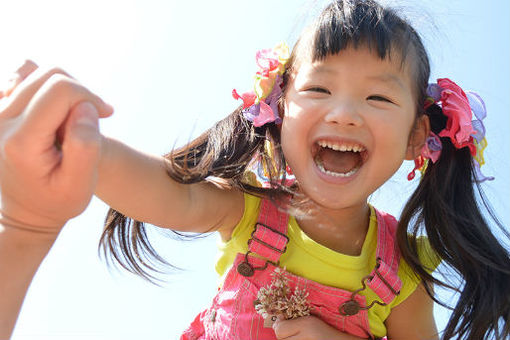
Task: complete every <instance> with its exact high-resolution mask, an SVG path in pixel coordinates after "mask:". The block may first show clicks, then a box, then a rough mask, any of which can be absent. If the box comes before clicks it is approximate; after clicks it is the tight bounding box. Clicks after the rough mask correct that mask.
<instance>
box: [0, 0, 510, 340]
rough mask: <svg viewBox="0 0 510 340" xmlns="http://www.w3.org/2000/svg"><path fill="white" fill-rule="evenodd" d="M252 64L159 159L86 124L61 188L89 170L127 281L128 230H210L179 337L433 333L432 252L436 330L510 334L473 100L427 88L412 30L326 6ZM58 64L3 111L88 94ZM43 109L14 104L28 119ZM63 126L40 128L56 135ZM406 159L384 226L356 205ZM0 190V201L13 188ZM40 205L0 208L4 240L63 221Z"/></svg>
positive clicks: (144, 267)
mask: <svg viewBox="0 0 510 340" xmlns="http://www.w3.org/2000/svg"><path fill="white" fill-rule="evenodd" d="M257 64H258V66H259V69H260V70H259V72H258V73H257V75H256V77H255V78H256V83H255V87H254V91H253V92H247V93H243V94H241V95H240V94H238V93H237V91H234V93H233V94H234V97H235V98H237V99H242V100H243V105H242V106H241V107H240V108H239V109H237V110H235V111H234V112H233V113H232V114H231V115H229V116H228V117H226V118H225V119H224V120H222V121H220V122H218V123H217V124H216V125H215V126H214V127H212V128H211V129H209V130H208V131H206V132H205V133H204V134H203V135H202V136H200V137H198V138H197V139H196V140H194V141H192V142H191V143H189V144H188V145H185V146H184V147H182V148H180V149H178V150H175V151H174V152H172V153H170V154H168V155H166V156H165V157H155V156H148V155H145V154H142V153H140V152H138V151H135V150H132V149H130V148H128V147H126V146H125V145H123V144H122V143H119V142H117V141H114V140H111V139H107V138H102V137H101V136H99V134H98V132H97V131H96V130H94V131H95V133H94V134H92V135H91V136H93V137H94V138H91V140H92V142H91V143H90V145H92V146H91V147H90V148H86V150H91V149H92V150H95V151H94V152H93V153H92V154H93V155H95V156H94V157H95V158H93V159H90V160H86V164H89V165H90V164H92V165H94V166H91V168H90V169H89V170H87V169H85V170H83V169H82V170H83V171H85V173H84V174H83V173H82V174H81V175H80V176H82V177H86V178H88V179H90V181H89V182H86V183H88V185H87V184H86V185H85V186H84V187H83V188H82V189H83V190H82V191H80V190H77V189H76V188H75V187H73V188H72V189H73V190H75V191H74V192H73V194H76V192H78V193H81V192H87V189H88V190H90V188H93V187H94V183H95V182H94V181H95V178H96V173H97V186H96V187H95V190H96V191H95V193H96V195H98V196H99V197H100V198H101V199H103V200H104V201H105V202H107V203H108V204H109V205H110V206H111V207H112V209H111V210H110V212H109V214H108V219H107V225H106V228H105V232H104V234H103V238H102V245H103V246H104V247H105V248H106V249H109V250H110V251H111V252H112V254H113V256H114V258H115V259H117V260H118V261H119V262H120V263H121V264H122V265H123V266H124V267H125V268H127V269H128V270H130V271H132V272H135V273H137V274H140V275H145V276H149V275H150V274H149V273H148V270H149V269H150V268H151V264H150V263H148V262H146V261H144V260H143V258H144V257H143V256H145V255H146V254H148V255H149V257H150V256H154V257H156V258H157V254H155V253H154V250H153V249H152V248H151V247H150V245H149V244H148V243H147V238H146V234H145V229H144V228H145V227H144V224H143V223H145V222H146V223H151V224H154V225H158V226H161V227H165V228H170V229H172V230H175V231H181V232H182V231H184V232H199V233H203V232H209V231H218V232H219V233H220V235H221V238H222V243H221V245H220V258H219V260H218V263H217V265H216V269H217V271H218V273H219V275H221V276H222V278H223V280H222V284H221V287H220V289H219V292H218V294H217V296H216V297H215V298H214V299H213V301H212V304H211V306H210V307H209V308H207V309H206V310H205V311H203V312H202V313H200V314H199V315H198V316H197V317H196V318H195V320H194V321H193V322H192V324H191V325H190V327H189V328H188V329H187V330H186V331H185V332H184V334H183V335H182V337H181V339H243V340H245V339H294V340H305V339H329V340H331V339H360V338H362V339H366V338H371V339H375V338H383V337H387V338H389V339H397V340H398V339H402V340H403V339H406V340H408V339H437V338H439V335H438V334H437V330H436V327H435V324H434V319H433V313H432V307H433V300H434V292H433V284H439V285H443V286H447V285H446V284H445V283H443V282H441V281H438V280H437V279H436V278H434V277H433V276H431V274H430V273H431V272H432V271H433V270H434V269H435V268H436V266H437V265H438V264H439V262H440V259H441V260H442V261H444V262H445V263H446V265H448V266H450V267H452V268H453V269H454V270H456V271H457V272H458V273H459V274H460V275H461V277H462V279H463V280H464V285H463V286H462V288H461V292H460V298H459V300H458V302H457V305H456V308H455V310H454V311H453V314H452V317H451V319H450V321H449V323H448V325H447V328H446V330H445V332H444V334H443V338H445V339H450V338H453V337H456V338H462V339H470V340H475V339H483V338H486V337H488V336H490V335H496V336H498V337H501V338H504V337H506V336H508V335H509V334H510V332H509V330H508V326H506V325H505V324H503V323H501V324H500V322H501V321H504V320H508V319H509V313H510V304H509V296H510V287H509V286H508V284H507V282H509V279H510V278H509V276H510V259H509V256H508V252H507V251H506V250H505V249H504V248H503V247H502V246H501V245H500V244H499V242H498V241H497V240H496V238H495V237H494V235H493V234H492V233H491V231H490V229H489V227H488V225H487V223H486V221H485V220H484V218H483V216H482V214H481V212H480V210H479V207H478V205H477V203H476V199H475V191H474V190H473V186H474V184H476V183H478V182H479V181H482V180H484V179H485V178H484V177H483V175H482V174H481V172H480V165H481V164H482V163H483V162H482V159H481V152H482V151H483V148H484V145H485V144H486V142H485V139H484V134H485V131H484V128H483V124H482V122H481V120H482V119H483V118H484V116H485V107H484V105H483V101H482V100H481V99H480V98H479V97H478V96H477V95H476V94H474V93H469V92H464V91H463V90H462V89H461V88H460V87H459V86H458V85H457V84H455V83H454V82H453V81H451V80H449V79H446V78H443V79H438V80H437V83H434V84H431V85H429V84H428V82H429V73H430V66H429V61H428V57H427V53H426V51H425V49H424V46H423V44H422V42H421V39H420V37H419V36H418V34H417V33H416V32H415V30H414V29H413V28H412V27H411V26H410V25H409V24H408V23H407V22H406V21H404V20H403V19H401V18H400V17H398V16H397V14H396V13H395V12H393V11H391V10H389V9H386V8H383V7H381V6H380V5H379V4H378V3H376V2H374V1H370V0H367V1H362V0H343V1H334V2H333V3H331V4H330V5H329V6H328V7H327V8H326V9H325V10H324V11H323V12H322V13H321V15H320V16H319V17H318V19H317V20H316V22H315V23H314V24H313V25H312V26H310V27H309V28H308V29H307V30H305V32H304V33H303V34H302V36H301V38H300V39H299V41H298V42H297V44H296V45H295V46H294V48H293V50H292V53H291V54H290V55H289V54H288V50H287V49H286V46H285V45H278V46H277V47H276V48H274V49H272V50H263V51H261V52H259V53H258V55H257ZM33 71H34V70H29V71H26V72H25V75H27V74H29V73H31V72H33ZM61 73H62V71H59V70H53V71H51V72H46V73H39V74H38V73H37V71H35V73H34V74H33V75H32V77H31V78H30V77H29V79H27V80H25V81H24V82H23V83H22V85H20V86H21V90H19V91H18V92H16V93H15V94H14V97H13V99H12V100H11V101H10V102H9V103H8V104H7V106H6V107H7V109H8V110H11V111H13V112H18V111H19V110H21V109H20V108H24V107H26V106H27V98H32V97H34V99H33V100H34V101H35V102H38V101H43V99H45V100H46V101H44V103H45V105H49V104H51V103H53V102H56V101H57V99H58V98H62V96H67V97H70V98H76V99H75V100H74V101H75V102H79V100H78V99H83V98H82V97H86V98H88V96H90V97H91V98H93V99H94V100H96V97H94V96H93V95H91V94H89V93H88V92H87V91H85V90H84V89H83V88H82V87H80V86H79V85H77V84H76V83H75V82H74V81H72V80H71V79H70V78H68V77H66V76H63V75H60V76H59V77H58V78H57V80H55V77H54V75H55V74H61ZM47 82H54V83H55V84H57V85H54V84H53V86H46V87H44V86H42V85H43V84H45V83H47ZM23 84H24V85H23ZM59 84H60V85H59ZM62 84H64V85H62ZM70 84H71V85H70ZM62 87H63V88H66V89H70V90H67V92H62V90H61V89H62ZM41 88H42V89H44V90H45V91H46V92H43V93H42V94H40V95H39V96H35V95H34V94H35V93H36V92H37V91H38V90H39V91H41ZM48 89H49V90H48ZM59 89H60V90H59ZM59 91H60V92H59ZM76 93H79V94H80V96H81V97H80V96H78V95H76ZM48 103H49V104H48ZM66 103H67V104H66V105H68V106H66V105H60V106H59V105H57V104H54V105H53V106H52V105H49V107H50V108H52V109H53V110H55V111H59V112H60V111H62V112H64V111H65V113H66V114H67V112H68V111H69V110H71V106H70V103H73V101H71V100H68V101H66ZM94 103H95V105H88V106H85V107H84V106H83V105H82V106H78V105H77V107H78V108H79V110H78V109H76V108H74V109H73V110H71V113H70V114H71V117H75V116H77V118H76V119H74V118H72V119H69V120H67V121H66V122H65V123H64V124H65V127H66V129H65V131H67V132H66V133H65V134H64V138H63V140H62V141H60V140H58V141H59V143H62V147H61V148H60V147H59V148H57V149H55V148H56V147H55V143H54V138H53V139H52V140H51V143H50V145H48V148H49V149H51V150H52V151H53V153H52V155H54V156H53V157H61V154H59V152H60V151H61V152H63V155H64V159H66V157H65V155H66V152H68V151H66V150H72V148H71V149H69V147H68V146H67V145H68V144H66V142H67V141H68V140H71V141H72V140H73V138H72V137H73V136H74V134H73V133H74V132H73V131H75V130H73V126H74V125H73V124H75V123H74V122H75V121H80V120H79V119H78V118H80V117H81V118H83V117H89V118H90V116H94V115H95V117H96V119H97V115H98V114H100V115H103V116H106V115H108V114H109V113H110V108H109V107H108V106H104V104H103V103H102V102H101V101H100V100H98V99H97V100H96V101H95V102H94ZM41 107H43V108H44V107H46V106H44V105H43V106H37V105H31V106H29V107H28V109H29V112H30V113H31V116H32V117H37V115H41V113H39V111H37V109H39V110H40V108H41ZM30 110H31V111H30ZM4 116H8V115H6V114H4ZM65 116H66V115H65V114H62V115H61V117H65ZM55 119H56V118H55ZM56 120H57V119H56ZM82 120H83V119H82ZM63 121H64V118H60V121H59V124H53V125H48V126H47V127H46V128H47V130H48V131H49V132H51V133H52V136H53V137H54V136H55V133H56V131H57V128H58V127H59V126H60V125H61V124H62V123H63ZM40 124H42V123H40ZM32 125H33V123H32ZM32 125H29V126H32ZM92 125H94V124H92ZM5 126H10V125H8V124H5ZM12 126H15V127H16V126H17V125H15V124H14V125H12ZM27 129H28V128H26V129H25V130H23V131H24V133H23V131H22V133H17V134H16V133H5V135H6V136H7V137H6V138H5V140H6V141H7V142H6V143H8V144H7V145H8V148H7V150H9V149H12V148H13V147H14V148H15V147H16V146H17V145H23V143H21V144H20V142H19V141H20V140H22V138H27V136H29V135H30V133H29V132H30V131H29V130H27ZM86 136H89V135H86ZM98 141H99V142H98ZM13 145H14V146H13ZM57 145H58V144H57ZM83 145H85V146H87V145H89V144H87V143H84V144H83ZM98 150H100V151H98ZM6 154H7V158H5V159H3V160H2V161H3V163H2V164H4V165H5V164H8V165H9V164H14V166H12V165H9V166H4V168H5V170H4V171H1V172H0V173H3V176H4V178H7V177H5V176H8V175H9V173H10V172H9V169H11V168H22V169H25V168H26V167H27V165H26V164H25V163H23V162H22V161H19V160H17V161H16V157H14V156H12V155H15V153H12V152H11V153H9V152H8V153H6ZM9 155H11V158H9ZM406 159H407V160H414V161H415V164H416V167H415V169H414V170H413V172H412V173H411V174H410V175H409V178H410V179H412V178H413V177H414V173H415V171H416V170H420V171H421V172H422V178H421V181H420V184H419V185H418V188H417V189H416V191H415V192H414V193H413V195H412V196H411V198H410V199H409V201H408V203H407V204H406V206H405V208H404V211H403V213H402V216H401V218H400V222H397V220H396V219H395V218H393V217H392V216H390V215H388V214H386V213H384V212H381V211H379V210H377V209H376V208H374V207H372V206H371V205H369V204H368V203H367V200H368V197H369V196H370V195H371V194H372V193H373V192H374V191H375V190H377V189H378V188H379V187H380V186H381V185H383V184H384V183H385V182H386V181H388V179H389V178H390V177H391V176H393V174H394V173H395V172H396V171H397V169H398V168H399V167H400V165H401V164H402V162H403V160H406ZM96 165H97V166H96ZM78 178H81V177H78ZM18 181H20V180H18ZM6 183H8V182H7V181H6V180H4V181H3V182H2V189H4V187H5V188H7V189H9V190H2V195H3V196H2V198H3V200H4V201H7V202H10V201H14V200H13V199H12V197H14V198H18V196H19V197H24V196H23V195H22V191H20V190H22V189H23V188H22V187H19V188H18V187H15V188H13V187H12V186H9V185H6ZM34 183H35V182H34ZM31 186H32V187H35V184H32V185H31ZM62 190H64V189H62ZM68 191H71V189H68ZM41 192H42V191H41ZM133 192H135V193H137V192H143V193H144V196H145V197H148V198H149V199H146V200H142V201H141V200H140V199H139V196H137V195H132V194H131V193H133ZM68 194H71V193H68ZM41 195H42V193H41ZM80 197H81V201H80V203H81V204H83V200H86V199H87V198H88V199H90V197H89V196H87V195H86V194H83V195H82V196H80ZM9 200H10V201H9ZM19 201H20V200H19V199H18V200H17V202H19ZM21 202H23V200H21ZM70 205H71V204H70ZM13 207H14V208H13ZM21 207H23V205H21ZM37 207H38V209H35V210H34V208H33V207H30V209H28V208H27V209H21V208H20V206H19V205H4V207H3V210H2V213H3V216H4V217H3V220H2V224H3V225H4V227H5V228H6V230H9V231H10V233H11V234H9V233H8V234H7V236H5V234H4V238H3V240H4V241H3V242H7V241H5V240H17V242H22V240H23V237H22V236H20V235H18V234H17V233H19V230H32V231H33V230H37V231H41V230H43V229H42V228H43V227H42V226H47V225H50V226H53V225H56V226H58V225H61V224H62V216H64V215H63V214H57V213H56V212H55V211H54V210H55V209H52V207H51V206H48V207H46V206H45V205H44V201H43V202H42V203H38V204H37ZM27 211H29V212H30V213H27ZM34 211H35V213H34ZM73 213H74V210H73V211H69V212H67V215H66V217H70V216H72V215H73ZM41 216H43V217H44V218H41ZM55 216H57V217H55ZM24 226H30V228H24ZM54 231H55V232H57V233H58V228H56V227H53V228H50V229H49V233H50V235H53V232H54ZM423 232H425V233H426V235H427V236H428V239H427V238H424V237H420V236H419V235H421V234H423ZM9 235H11V236H9ZM12 235H14V236H12ZM5 237H7V239H6V238H5ZM9 237H10V239H9ZM50 239H51V237H50ZM1 240H2V239H0V241H1ZM20 240H21V241H20ZM32 242H33V241H32ZM48 242H49V241H48V240H44V241H41V244H43V246H42V248H43V250H42V251H39V253H38V255H37V254H36V255H37V256H39V257H40V256H41V255H40V253H44V249H46V248H47V245H48ZM44 245H45V246H44ZM11 253H14V254H16V251H15V250H11ZM36 255H34V257H33V258H37V256H36ZM0 258H1V257H0ZM33 261H36V260H33ZM7 266H9V264H7ZM11 266H14V265H13V264H11ZM27 267H28V265H27ZM26 280H29V279H25V281H26ZM18 295H19V294H18ZM10 317H11V319H12V314H10Z"/></svg>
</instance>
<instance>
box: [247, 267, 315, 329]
mask: <svg viewBox="0 0 510 340" xmlns="http://www.w3.org/2000/svg"><path fill="white" fill-rule="evenodd" d="M285 273H286V272H285V269H282V268H276V269H275V271H274V272H273V273H272V274H271V276H272V277H273V280H272V281H271V283H270V284H269V285H268V286H266V287H262V288H260V290H259V292H258V294H257V300H255V310H256V311H257V313H258V314H260V315H262V317H263V318H264V319H267V318H270V317H272V316H275V315H281V316H283V317H284V318H285V319H286V320H288V319H295V318H299V317H301V316H307V315H310V306H309V305H308V301H307V300H306V298H307V297H308V292H306V290H305V289H299V288H298V287H296V288H295V289H294V291H292V290H291V288H290V287H289V284H288V283H289V278H288V277H287V275H286V274H285Z"/></svg>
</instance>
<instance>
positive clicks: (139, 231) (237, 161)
mask: <svg viewBox="0 0 510 340" xmlns="http://www.w3.org/2000/svg"><path fill="white" fill-rule="evenodd" d="M279 136H280V135H279V131H278V128H277V126H276V125H275V124H266V125H264V126H261V127H255V126H254V125H253V124H252V123H251V122H250V121H248V120H247V119H245V118H244V116H243V114H242V110H241V108H238V109H237V110H235V111H234V112H233V113H232V114H230V115H229V116H227V117H226V118H224V119H223V120H221V121H219V122H217V123H216V124H215V125H214V126H213V127H212V128H210V129H209V130H207V131H205V132H204V133H203V134H202V135H200V136H199V137H197V138H196V139H194V140H192V141H191V142H189V143H188V144H186V145H185V146H183V147H181V148H178V149H176V150H172V151H171V152H169V153H168V154H166V155H164V157H165V158H166V159H167V160H168V161H169V162H168V164H169V166H168V168H167V173H168V175H169V177H170V178H171V179H173V180H175V181H177V182H179V183H183V184H193V183H199V182H211V183H213V184H214V185H218V186H220V187H222V188H225V189H238V190H241V191H243V192H247V193H250V194H252V195H256V196H259V197H266V198H269V199H272V200H274V201H277V200H280V199H281V198H282V196H283V195H284V194H285V192H286V189H285V188H286V187H285V185H283V183H285V176H286V174H285V164H286V163H285V159H284V157H283V153H282V152H280V149H279V145H280V137H279ZM254 161H257V162H260V164H261V166H262V167H263V168H264V169H266V172H265V176H266V177H267V178H266V181H267V183H266V185H265V186H260V185H258V184H257V183H256V182H255V178H254V176H253V173H252V172H251V170H250V169H249V167H250V166H251V164H252V162H254ZM171 231H172V232H173V233H174V234H176V235H177V236H178V237H181V238H193V237H196V235H193V234H188V233H180V232H177V231H173V230H171ZM211 231H214V230H211ZM99 250H100V251H101V250H102V253H103V255H105V258H106V259H107V260H111V259H112V260H114V262H115V263H118V264H119V265H120V266H121V267H122V268H124V269H126V270H127V271H129V272H131V273H133V274H136V275H139V276H141V277H144V278H146V279H148V280H149V281H153V282H154V281H155V280H157V279H156V277H155V276H154V275H153V274H152V273H162V272H163V271H162V270H161V269H160V268H163V267H168V266H169V267H171V268H174V269H175V268H176V267H174V266H172V265H171V264H170V263H168V262H167V261H165V260H164V259H163V258H161V257H160V256H159V255H158V254H157V252H156V250H155V249H154V248H153V247H152V246H151V244H150V242H149V239H148V237H147V226H146V225H145V224H144V223H143V222H142V221H136V220H133V219H131V218H129V217H127V216H125V215H123V214H122V213H120V212H119V211H116V210H114V209H110V210H109V211H108V213H107V216H106V220H105V229H104V231H103V234H102V236H101V240H100V243H99Z"/></svg>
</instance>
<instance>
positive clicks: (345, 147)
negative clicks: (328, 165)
mask: <svg viewBox="0 0 510 340" xmlns="http://www.w3.org/2000/svg"><path fill="white" fill-rule="evenodd" d="M318 144H319V145H320V146H322V147H323V148H330V149H333V150H335V151H352V152H361V151H365V148H364V147H363V146H362V145H359V144H343V143H341V144H340V143H333V142H328V141H319V142H318Z"/></svg>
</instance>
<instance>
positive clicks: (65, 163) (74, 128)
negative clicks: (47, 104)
mask: <svg viewBox="0 0 510 340" xmlns="http://www.w3.org/2000/svg"><path fill="white" fill-rule="evenodd" d="M64 130H65V132H64V138H63V140H62V160H61V164H60V167H59V172H60V174H59V177H60V184H61V185H62V186H63V187H64V188H67V189H68V190H70V191H71V190H72V191H73V192H74V193H75V194H76V195H77V196H80V194H81V195H85V196H89V197H88V200H90V198H91V197H92V194H93V192H94V187H95V183H96V181H97V166H98V163H99V157H100V146H101V134H100V133H99V113H98V111H97V109H96V107H95V106H94V105H93V104H92V103H90V102H80V103H78V104H77V105H75V106H74V107H73V108H72V109H71V111H70V113H69V116H68V119H67V122H66V126H65V127H64ZM75 198H76V199H80V198H79V197H75ZM84 198H85V199H86V197H81V199H84ZM88 200H87V203H88Z"/></svg>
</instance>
